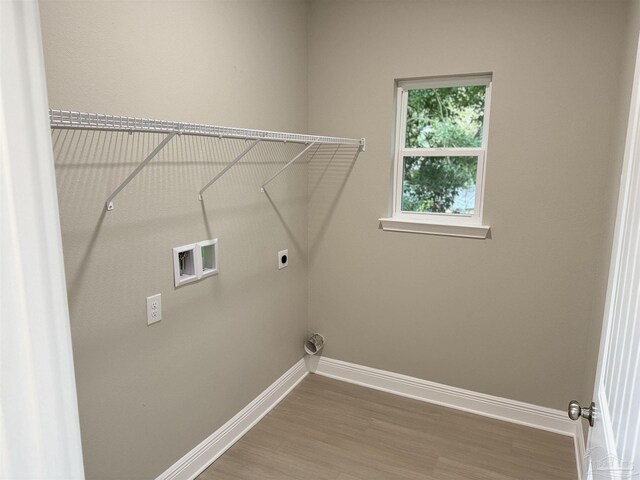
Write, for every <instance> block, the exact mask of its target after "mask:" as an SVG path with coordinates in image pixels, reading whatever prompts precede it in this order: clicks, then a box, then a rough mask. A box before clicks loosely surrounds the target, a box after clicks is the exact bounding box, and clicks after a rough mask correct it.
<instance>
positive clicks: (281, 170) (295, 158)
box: [260, 142, 316, 193]
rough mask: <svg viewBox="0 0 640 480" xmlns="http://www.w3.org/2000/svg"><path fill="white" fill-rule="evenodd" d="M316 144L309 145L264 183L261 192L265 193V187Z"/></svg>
mask: <svg viewBox="0 0 640 480" xmlns="http://www.w3.org/2000/svg"><path fill="white" fill-rule="evenodd" d="M315 144H316V142H312V143H310V144H309V145H307V147H306V148H305V149H304V150H302V151H301V152H300V153H299V154H298V155H296V156H295V157H293V160H290V161H289V163H287V164H286V165H285V166H284V167H282V168H281V169H280V170H278V171H277V172H276V173H274V174H273V175H271V177H270V178H269V180H267V181H266V182H264V183H263V184H262V186H261V187H260V191H261V192H263V193H264V187H266V186H267V185H268V184H269V183H271V181H272V180H274V179H275V178H276V177H277V176H278V175H280V174H281V173H282V172H284V171H285V170H286V169H287V168H289V166H290V165H292V164H293V162H295V161H296V160H298V159H299V158H300V157H301V156H302V155H304V154H305V153H307V151H308V150H309V149H310V148H311V147H313V146H314V145H315Z"/></svg>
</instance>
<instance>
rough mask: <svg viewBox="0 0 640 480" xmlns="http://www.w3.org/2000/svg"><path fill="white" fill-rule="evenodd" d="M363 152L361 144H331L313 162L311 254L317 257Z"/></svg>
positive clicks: (311, 171)
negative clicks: (356, 145)
mask: <svg viewBox="0 0 640 480" xmlns="http://www.w3.org/2000/svg"><path fill="white" fill-rule="evenodd" d="M359 155H360V149H359V148H358V147H352V146H345V145H337V146H335V145H331V146H326V147H325V148H323V149H321V151H319V152H316V154H315V156H314V158H313V161H312V162H310V164H309V256H310V259H313V256H314V252H315V251H316V247H317V246H318V245H319V243H320V242H321V241H322V238H323V236H324V233H325V230H326V227H327V224H328V223H329V220H330V219H331V216H332V215H333V212H334V211H335V209H336V207H337V205H338V202H339V201H340V197H341V196H342V192H343V190H344V188H345V185H346V184H347V180H348V178H349V175H350V174H351V171H352V170H353V167H354V165H355V163H356V160H357V159H358V156H359Z"/></svg>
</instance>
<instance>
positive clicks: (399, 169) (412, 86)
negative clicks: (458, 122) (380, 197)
mask: <svg viewBox="0 0 640 480" xmlns="http://www.w3.org/2000/svg"><path fill="white" fill-rule="evenodd" d="M479 85H484V86H486V87H487V89H486V93H485V104H484V118H483V125H482V145H481V146H480V147H479V148H407V147H406V123H407V99H408V96H409V91H411V90H418V89H420V90H423V89H431V88H443V87H467V86H479ZM491 85H492V76H491V74H481V75H465V76H449V77H432V78H422V79H411V80H400V81H398V82H397V98H396V137H395V148H394V151H395V155H394V169H393V172H394V181H393V202H392V209H393V213H392V217H391V218H381V219H380V222H381V224H382V228H383V229H384V230H391V231H406V232H411V233H430V234H435V235H453V236H464V237H474V238H486V235H487V233H488V231H489V227H488V226H486V225H483V224H482V213H483V203H484V183H485V171H486V168H485V167H486V158H487V144H488V139H489V116H490V110H491V108H490V106H491ZM445 156H449V157H455V156H458V157H459V156H465V157H476V158H477V159H478V163H477V170H476V198H475V205H474V213H473V214H471V215H467V214H450V213H426V212H404V211H402V191H403V188H402V183H403V178H404V158H405V157H445Z"/></svg>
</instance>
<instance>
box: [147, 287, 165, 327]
mask: <svg viewBox="0 0 640 480" xmlns="http://www.w3.org/2000/svg"><path fill="white" fill-rule="evenodd" d="M160 320H162V295H161V294H160V293H158V294H156V295H151V296H150V297H147V325H153V324H154V323H157V322H159V321H160Z"/></svg>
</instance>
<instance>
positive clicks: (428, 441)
mask: <svg viewBox="0 0 640 480" xmlns="http://www.w3.org/2000/svg"><path fill="white" fill-rule="evenodd" d="M576 478H577V474H576V465H575V454H574V449H573V440H572V439H571V438H570V437H564V436H561V435H556V434H553V433H548V432H543V431H540V430H535V429H532V428H528V427H522V426H519V425H514V424H511V423H507V422H501V421H498V420H492V419H489V418H485V417H481V416H478V415H473V414H469V413H464V412H459V411H456V410H451V409H448V408H444V407H439V406H436V405H430V404H428V403H423V402H419V401H417V400H411V399H408V398H403V397H399V396H397V395H392V394H388V393H384V392H379V391H376V390H371V389H368V388H364V387H359V386H356V385H351V384H348V383H344V382H340V381H337V380H332V379H329V378H326V377H321V376H319V375H309V376H307V377H306V378H305V379H304V380H303V381H302V382H301V383H300V384H299V385H298V386H297V387H296V388H295V389H294V390H293V391H292V392H291V393H290V394H289V395H288V396H287V397H286V398H285V399H284V400H283V401H282V402H281V403H280V404H279V405H278V406H277V407H276V408H275V409H273V410H272V411H271V412H270V413H269V414H268V415H267V416H265V417H264V419H262V421H260V422H259V423H258V424H257V425H256V426H255V427H254V428H253V429H252V430H251V431H249V433H247V434H246V435H245V436H244V437H243V438H242V439H241V440H240V441H239V442H237V443H236V444H235V445H234V446H233V447H231V448H230V449H229V450H228V451H227V452H226V453H225V454H224V455H222V456H221V457H220V458H219V459H218V460H217V461H216V462H215V463H214V464H213V465H211V466H210V467H209V468H208V469H207V470H205V471H204V472H203V473H202V474H201V475H200V476H199V477H198V480H239V479H242V480H254V479H255V480H257V479H260V480H265V479H282V480H292V479H300V480H303V479H304V480H311V479H313V480H364V479H367V480H377V479H381V480H382V479H384V480H390V479H424V480H453V479H456V480H458V479H473V480H513V479H518V480H565V479H571V480H576Z"/></svg>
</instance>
